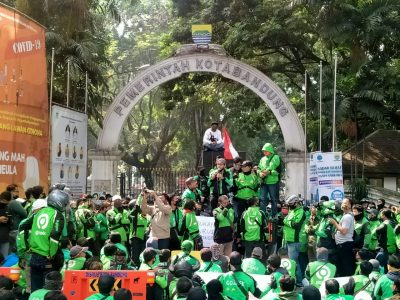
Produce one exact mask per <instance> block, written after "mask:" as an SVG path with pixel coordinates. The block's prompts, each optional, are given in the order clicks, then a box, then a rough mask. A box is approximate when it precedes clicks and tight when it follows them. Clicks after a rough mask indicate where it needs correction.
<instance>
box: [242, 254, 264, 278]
mask: <svg viewBox="0 0 400 300" xmlns="http://www.w3.org/2000/svg"><path fill="white" fill-rule="evenodd" d="M242 270H243V272H246V273H248V274H256V275H265V274H266V272H267V268H266V266H265V265H264V264H263V263H262V262H261V261H260V260H259V259H257V258H253V257H250V258H245V259H243V261H242Z"/></svg>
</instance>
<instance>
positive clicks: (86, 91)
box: [85, 71, 88, 114]
mask: <svg viewBox="0 0 400 300" xmlns="http://www.w3.org/2000/svg"><path fill="white" fill-rule="evenodd" d="M87 104H88V73H87V71H86V83H85V114H87Z"/></svg>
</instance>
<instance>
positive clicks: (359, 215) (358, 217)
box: [354, 214, 364, 221]
mask: <svg viewBox="0 0 400 300" xmlns="http://www.w3.org/2000/svg"><path fill="white" fill-rule="evenodd" d="M363 217H364V215H363V214H358V215H354V220H356V221H361V220H362V218H363Z"/></svg>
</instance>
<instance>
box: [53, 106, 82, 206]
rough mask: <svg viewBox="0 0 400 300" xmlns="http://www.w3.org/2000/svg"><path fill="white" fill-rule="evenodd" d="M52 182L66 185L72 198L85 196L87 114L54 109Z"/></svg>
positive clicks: (55, 107) (66, 109) (60, 108)
mask: <svg viewBox="0 0 400 300" xmlns="http://www.w3.org/2000/svg"><path fill="white" fill-rule="evenodd" d="M51 123H52V130H51V131H52V143H51V183H52V184H57V183H64V184H65V185H66V186H67V187H68V188H70V190H71V193H72V197H73V198H75V199H76V198H79V195H80V194H83V193H86V165H87V115H86V114H83V113H80V112H76V111H74V110H71V109H68V108H64V107H60V106H55V105H54V106H53V109H52V116H51Z"/></svg>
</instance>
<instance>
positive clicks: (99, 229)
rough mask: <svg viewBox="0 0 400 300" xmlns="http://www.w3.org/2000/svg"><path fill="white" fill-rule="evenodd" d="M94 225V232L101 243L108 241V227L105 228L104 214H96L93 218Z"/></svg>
mask: <svg viewBox="0 0 400 300" xmlns="http://www.w3.org/2000/svg"><path fill="white" fill-rule="evenodd" d="M95 221H96V225H95V226H94V231H95V232H96V233H97V234H98V237H99V239H100V240H101V241H105V240H107V239H108V233H109V232H108V226H107V218H106V215H105V214H104V213H98V214H97V215H96V216H95Z"/></svg>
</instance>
